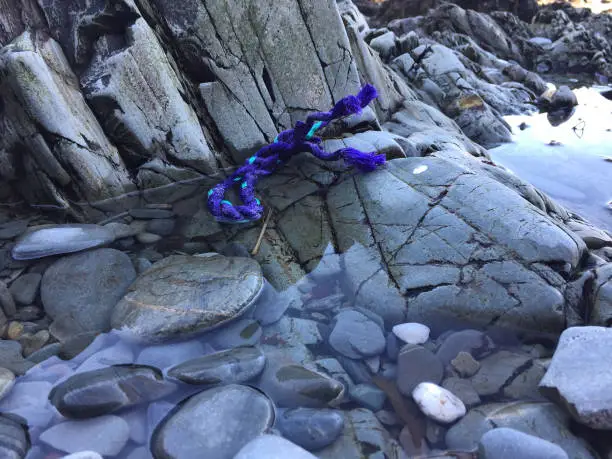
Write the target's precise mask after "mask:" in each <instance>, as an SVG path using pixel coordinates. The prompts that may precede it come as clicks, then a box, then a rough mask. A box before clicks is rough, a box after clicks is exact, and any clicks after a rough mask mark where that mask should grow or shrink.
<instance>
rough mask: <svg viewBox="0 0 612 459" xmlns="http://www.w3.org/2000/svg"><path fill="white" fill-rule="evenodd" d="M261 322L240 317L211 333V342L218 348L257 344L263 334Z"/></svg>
mask: <svg viewBox="0 0 612 459" xmlns="http://www.w3.org/2000/svg"><path fill="white" fill-rule="evenodd" d="M262 333H263V332H262V329H261V326H260V325H259V322H257V321H256V320H253V319H239V320H237V321H236V322H232V323H229V324H226V325H224V326H223V327H221V328H219V329H218V330H216V331H214V332H213V333H211V334H210V337H209V338H208V339H209V340H210V343H211V344H212V346H213V347H215V348H216V349H230V348H233V347H239V346H255V345H256V344H258V343H259V341H260V339H261V335H262Z"/></svg>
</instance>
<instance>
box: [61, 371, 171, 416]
mask: <svg viewBox="0 0 612 459" xmlns="http://www.w3.org/2000/svg"><path fill="white" fill-rule="evenodd" d="M174 389H175V387H174V386H173V385H172V384H168V383H166V382H165V381H163V377H162V374H161V372H160V371H159V370H157V369H155V368H152V367H146V366H141V365H119V366H111V367H108V368H102V369H100V370H93V371H85V372H82V373H78V374H75V375H74V376H71V377H70V378H68V379H66V380H65V381H63V382H61V383H60V384H59V385H57V386H55V387H54V388H53V390H52V391H51V393H50V394H49V400H50V401H51V403H52V404H53V406H55V408H57V410H58V411H59V412H60V413H62V415H64V416H65V417H68V418H73V419H84V418H91V417H95V416H101V415H104V414H109V413H113V412H115V411H118V410H120V409H123V408H127V407H131V406H135V405H138V404H140V403H144V402H150V401H153V400H157V399H159V398H162V397H165V396H166V395H168V394H170V393H171V392H173V391H174Z"/></svg>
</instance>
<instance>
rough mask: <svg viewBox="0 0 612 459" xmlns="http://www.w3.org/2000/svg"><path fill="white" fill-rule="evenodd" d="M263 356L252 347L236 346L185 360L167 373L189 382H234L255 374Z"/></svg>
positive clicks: (264, 363)
mask: <svg viewBox="0 0 612 459" xmlns="http://www.w3.org/2000/svg"><path fill="white" fill-rule="evenodd" d="M265 365H266V357H265V355H264V354H263V352H261V351H260V350H259V349H257V348H255V347H238V348H234V349H230V350H227V351H221V352H215V353H214V354H208V355H205V356H203V357H199V358H196V359H192V360H188V361H186V362H183V363H181V364H180V365H177V366H175V367H173V368H171V369H170V370H169V371H168V376H170V377H172V378H176V379H178V380H180V381H183V382H185V383H188V384H234V383H242V382H246V381H249V380H250V379H253V378H255V377H256V376H258V375H259V374H260V373H261V372H262V371H263V369H264V366H265Z"/></svg>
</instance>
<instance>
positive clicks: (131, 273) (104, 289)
mask: <svg viewBox="0 0 612 459" xmlns="http://www.w3.org/2000/svg"><path fill="white" fill-rule="evenodd" d="M134 279H136V271H135V270H134V266H133V265H132V261H131V260H130V258H129V257H128V256H127V255H126V254H125V253H123V252H120V251H119V250H115V249H97V250H92V251H88V252H84V253H79V254H75V255H70V256H67V257H63V258H60V259H59V260H57V261H56V262H55V263H53V264H52V265H51V266H50V267H49V268H48V269H47V270H46V271H45V274H44V275H43V278H42V284H41V288H40V295H41V299H42V303H43V306H44V308H45V311H46V313H47V314H48V315H49V316H51V317H52V318H53V319H54V321H55V322H59V324H58V325H56V326H59V325H60V324H61V327H62V328H63V329H64V330H66V331H67V334H68V336H74V335H77V334H80V333H84V332H101V331H108V330H109V329H110V325H111V322H110V321H111V315H112V313H113V310H114V308H115V305H116V304H117V302H118V301H119V300H120V299H121V297H122V296H123V295H124V294H125V292H126V290H127V288H128V287H129V286H130V284H131V283H132V282H133V281H134Z"/></svg>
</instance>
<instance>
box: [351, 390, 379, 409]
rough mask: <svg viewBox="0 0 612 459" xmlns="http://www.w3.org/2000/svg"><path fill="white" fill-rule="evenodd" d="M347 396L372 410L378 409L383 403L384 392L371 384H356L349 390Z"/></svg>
mask: <svg viewBox="0 0 612 459" xmlns="http://www.w3.org/2000/svg"><path fill="white" fill-rule="evenodd" d="M349 396H350V397H351V399H353V401H355V402H356V403H358V404H359V405H361V406H363V407H364V408H367V409H368V410H372V411H379V410H381V409H382V407H383V406H384V405H385V400H386V399H387V396H386V394H385V393H384V392H383V391H382V390H380V389H379V388H378V387H376V386H373V385H371V384H357V385H356V386H354V387H352V388H351V389H350V390H349Z"/></svg>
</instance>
